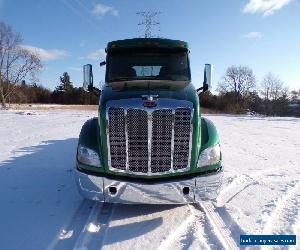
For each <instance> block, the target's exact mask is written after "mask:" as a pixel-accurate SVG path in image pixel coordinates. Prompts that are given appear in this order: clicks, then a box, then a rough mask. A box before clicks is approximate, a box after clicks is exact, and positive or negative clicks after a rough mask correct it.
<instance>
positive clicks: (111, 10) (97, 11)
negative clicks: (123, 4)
mask: <svg viewBox="0 0 300 250" xmlns="http://www.w3.org/2000/svg"><path fill="white" fill-rule="evenodd" d="M91 13H92V15H93V16H104V15H106V14H111V15H113V16H118V15H119V11H118V10H117V9H116V8H115V7H113V6H108V5H104V4H101V3H98V4H96V5H95V6H94V8H93V9H92V11H91Z"/></svg>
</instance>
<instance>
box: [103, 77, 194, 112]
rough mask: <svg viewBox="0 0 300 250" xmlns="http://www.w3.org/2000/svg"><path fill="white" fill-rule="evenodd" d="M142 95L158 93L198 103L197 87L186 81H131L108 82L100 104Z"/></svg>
mask: <svg viewBox="0 0 300 250" xmlns="http://www.w3.org/2000/svg"><path fill="white" fill-rule="evenodd" d="M141 95H158V96H159V98H170V99H177V100H187V101H190V102H192V103H193V104H194V106H197V105H198V95H197V93H196V90H195V87H194V86H193V85H192V84H191V83H189V82H186V81H177V82H174V81H130V82H117V83H109V84H106V85H105V86H104V88H103V91H102V93H101V99H100V105H101V106H102V107H103V106H105V105H106V102H107V101H109V100H120V99H128V98H140V97H141Z"/></svg>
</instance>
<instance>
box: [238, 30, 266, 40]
mask: <svg viewBox="0 0 300 250" xmlns="http://www.w3.org/2000/svg"><path fill="white" fill-rule="evenodd" d="M241 38H245V39H260V38H262V34H261V33H260V32H257V31H252V32H249V33H247V34H244V35H242V36H241Z"/></svg>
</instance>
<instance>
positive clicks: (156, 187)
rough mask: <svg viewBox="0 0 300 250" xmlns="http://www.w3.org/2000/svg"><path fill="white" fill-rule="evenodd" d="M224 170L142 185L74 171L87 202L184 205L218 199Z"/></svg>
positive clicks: (79, 188)
mask: <svg viewBox="0 0 300 250" xmlns="http://www.w3.org/2000/svg"><path fill="white" fill-rule="evenodd" d="M222 176H223V171H222V168H221V169H220V170H219V171H216V172H213V173H209V174H205V175H200V176H197V177H190V178H181V179H175V180H163V181H153V182H141V181H131V180H118V179H113V178H112V177H100V176H94V175H89V174H86V173H83V172H80V171H78V170H77V169H76V170H75V179H76V183H77V186H78V190H79V193H80V194H81V195H82V196H83V197H84V198H86V199H89V200H95V201H100V202H108V203H125V204H132V203H145V204H185V203H194V202H197V201H200V200H207V199H215V198H216V197H217V195H218V193H219V190H220V187H221V184H222Z"/></svg>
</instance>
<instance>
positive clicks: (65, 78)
mask: <svg viewBox="0 0 300 250" xmlns="http://www.w3.org/2000/svg"><path fill="white" fill-rule="evenodd" d="M59 79H60V84H59V85H58V86H57V87H56V89H55V90H56V91H58V92H70V91H72V90H73V84H72V82H71V79H70V76H69V74H68V72H64V73H63V75H62V76H61V77H60V78H59Z"/></svg>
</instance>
